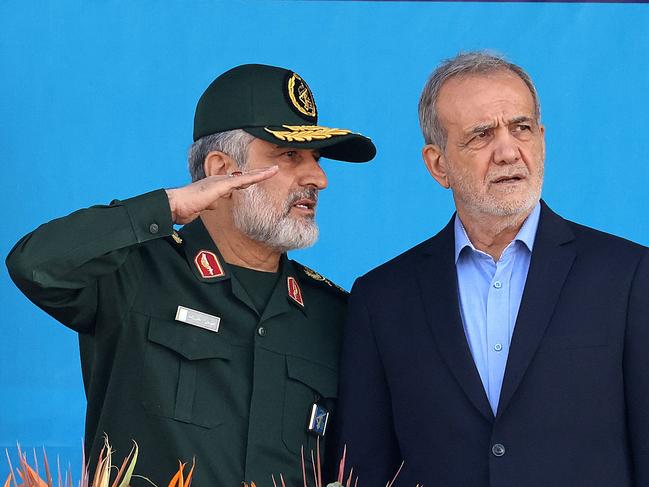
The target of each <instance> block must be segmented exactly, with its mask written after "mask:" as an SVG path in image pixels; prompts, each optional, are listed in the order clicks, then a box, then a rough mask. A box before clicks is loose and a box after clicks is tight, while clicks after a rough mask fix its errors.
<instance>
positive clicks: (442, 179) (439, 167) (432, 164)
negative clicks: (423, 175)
mask: <svg viewBox="0 0 649 487" xmlns="http://www.w3.org/2000/svg"><path fill="white" fill-rule="evenodd" d="M421 155H422V157H423V158H424V164H426V169H428V172H429V173H430V175H431V176H433V178H434V179H435V181H437V182H438V183H439V184H440V186H442V187H443V188H446V189H448V188H450V187H451V185H450V184H449V182H448V172H447V170H446V164H447V161H446V158H445V156H444V151H443V150H441V149H440V148H439V147H438V146H436V145H433V144H428V145H425V146H424V148H423V149H422V151H421Z"/></svg>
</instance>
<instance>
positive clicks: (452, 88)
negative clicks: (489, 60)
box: [436, 71, 535, 125]
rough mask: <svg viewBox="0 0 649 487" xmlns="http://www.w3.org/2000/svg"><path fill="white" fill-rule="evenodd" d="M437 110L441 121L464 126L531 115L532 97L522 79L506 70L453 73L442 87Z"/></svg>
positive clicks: (532, 110)
mask: <svg viewBox="0 0 649 487" xmlns="http://www.w3.org/2000/svg"><path fill="white" fill-rule="evenodd" d="M436 108H437V111H438V114H439V116H440V118H441V119H442V120H443V121H444V123H445V124H446V123H451V124H459V125H466V124H470V123H472V122H476V123H477V122H480V121H482V122H488V121H490V120H493V119H494V117H496V116H499V115H502V116H505V117H506V118H514V117H520V116H530V117H531V116H533V115H534V112H535V105H534V98H533V97H532V93H531V92H530V90H529V88H528V86H527V85H526V84H525V82H524V81H523V80H522V79H521V78H519V77H518V76H517V75H516V74H514V73H510V72H509V71H497V72H494V73H485V74H469V75H463V76H456V77H453V78H451V79H449V80H447V81H446V82H445V83H444V84H443V85H442V87H441V89H440V92H439V96H438V99H437V107H436Z"/></svg>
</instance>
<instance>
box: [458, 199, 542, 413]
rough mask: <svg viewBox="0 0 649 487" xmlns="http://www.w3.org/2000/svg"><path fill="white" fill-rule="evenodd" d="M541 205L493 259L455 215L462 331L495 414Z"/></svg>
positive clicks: (536, 207)
mask: <svg viewBox="0 0 649 487" xmlns="http://www.w3.org/2000/svg"><path fill="white" fill-rule="evenodd" d="M540 214H541V205H540V204H539V203H537V205H536V206H535V207H534V209H533V210H532V212H531V213H530V215H529V216H528V217H527V219H526V220H525V223H523V226H522V227H521V229H520V230H519V232H518V234H517V235H516V238H514V240H512V241H511V242H510V243H509V245H508V246H507V247H506V248H505V250H504V251H503V253H502V255H501V256H500V259H499V260H498V262H494V260H493V259H492V257H491V256H490V255H489V254H486V253H485V252H482V251H480V250H478V249H476V248H475V247H474V246H473V244H472V243H471V241H470V240H469V237H468V236H467V234H466V231H465V230H464V226H463V225H462V222H461V221H460V218H459V217H458V216H457V215H456V216H455V266H456V269H457V279H458V289H459V296H458V298H459V301H460V313H461V315H462V322H463V325H464V333H465V335H466V338H467V341H468V343H469V348H470V349H471V354H472V355H473V360H474V362H475V365H476V367H477V369H478V372H479V374H480V379H481V380H482V385H483V386H484V389H485V392H486V393H487V398H488V399H489V404H491V409H492V411H493V413H494V415H495V414H496V411H497V410H498V400H499V398H500V389H501V387H502V383H503V376H504V374H505V366H506V365H507V356H508V355H509V345H510V342H511V338H512V334H513V333H514V325H515V324H516V316H517V315H518V308H519V307H520V304H521V297H522V296H523V289H524V287H525V280H526V279H527V271H528V270H529V268H530V258H531V257H532V247H533V246H534V237H535V236H536V229H537V227H538V225H539V216H540Z"/></svg>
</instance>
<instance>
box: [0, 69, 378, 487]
mask: <svg viewBox="0 0 649 487" xmlns="http://www.w3.org/2000/svg"><path fill="white" fill-rule="evenodd" d="M317 123H318V115H317V109H316V105H315V100H314V99H313V94H312V93H311V90H310V89H309V87H308V86H307V84H306V82H305V81H304V80H303V79H302V78H301V77H300V76H298V75H297V74H296V73H294V72H292V71H289V70H286V69H283V68H278V67H274V66H264V65H258V64H249V65H243V66H238V67H235V68H233V69H231V70H229V71H227V72H225V73H223V74H222V75H221V76H219V77H218V78H216V79H215V80H214V81H213V82H212V83H211V84H210V86H209V87H208V88H207V89H206V90H205V92H204V93H203V95H202V96H201V98H200V99H199V101H198V104H197V107H196V113H195V117H194V141H198V140H199V139H200V140H201V141H203V142H204V141H206V140H209V139H207V137H209V136H210V135H213V134H217V133H223V132H226V131H230V130H235V129H240V130H243V131H245V132H248V133H249V134H250V135H252V136H253V137H256V138H258V139H262V140H265V141H266V142H271V143H273V144H274V145H277V146H281V147H292V148H301V149H309V150H313V151H318V152H319V153H320V154H321V155H322V156H323V157H328V158H330V159H337V160H343V161H350V162H365V161H369V160H370V159H372V158H373V157H374V155H375V153H376V148H375V147H374V144H373V143H372V142H371V140H370V139H368V138H367V137H364V136H363V135H361V134H357V133H354V132H351V131H350V130H347V129H338V128H329V127H323V126H320V125H318V124H317ZM210 143H211V142H205V144H207V145H209V144H210ZM200 144H202V142H200V143H199V144H198V146H199V147H202V146H201V145H200ZM197 150H199V151H200V150H202V149H200V148H199V149H197ZM200 157H204V156H202V155H201V156H200ZM308 185H310V186H314V185H313V184H311V183H309V184H305V185H304V186H308ZM292 189H296V188H292ZM299 189H304V188H299ZM311 189H312V190H313V189H314V188H313V187H311ZM262 243H263V242H262ZM7 265H8V267H9V271H10V274H11V276H12V278H13V279H14V281H15V282H16V284H17V285H18V286H19V287H20V289H21V290H22V291H23V292H24V293H25V294H26V295H27V296H28V297H29V298H30V299H31V300H32V301H34V302H35V303H36V304H37V305H38V306H40V307H41V308H42V309H44V310H45V311H46V312H47V313H49V314H50V315H52V316H53V317H54V318H56V319H57V320H59V321H60V322H62V323H63V324H65V325H67V326H69V327H70V328H72V329H74V330H76V331H78V332H79V343H80V348H81V362H82V368H83V379H84V384H85V388H86V397H87V399H88V410H87V414H86V450H87V454H88V458H89V459H90V461H91V467H93V466H94V462H96V461H97V457H98V454H99V451H100V449H101V447H102V445H103V435H104V433H106V434H107V435H108V436H109V439H110V442H111V444H112V445H113V447H114V449H115V450H116V451H117V454H118V456H119V457H123V456H126V454H127V453H128V451H129V450H130V447H131V443H130V441H131V439H133V440H136V441H137V442H138V444H139V447H140V454H139V457H138V460H137V469H136V472H139V473H140V474H142V475H145V476H147V477H148V478H150V479H151V480H153V481H154V482H155V483H156V484H158V485H159V486H160V487H163V486H164V485H166V484H167V482H169V480H170V479H171V477H172V474H173V472H174V471H175V470H176V469H177V462H178V460H182V461H191V458H192V457H193V456H195V457H196V461H197V467H196V472H195V477H194V485H195V486H196V487H227V486H238V485H239V484H240V482H241V481H248V482H250V481H255V482H256V483H257V484H258V485H261V486H264V485H269V484H270V480H271V478H270V475H271V474H275V475H276V476H278V475H279V474H282V475H283V476H284V477H285V479H286V481H287V483H288V484H289V485H298V484H301V483H302V480H301V479H302V474H301V463H300V456H299V453H300V448H301V447H302V446H304V447H305V448H306V450H307V458H308V457H309V456H310V455H309V453H310V450H311V449H312V448H314V446H315V439H316V436H315V434H313V433H312V432H307V420H309V427H310V428H311V429H312V430H314V431H315V432H316V433H322V429H323V428H324V426H325V418H326V413H327V411H331V410H332V409H333V406H334V402H335V397H336V387H337V382H336V381H337V377H336V370H337V363H338V351H339V342H340V332H341V326H342V322H343V314H344V308H345V302H346V293H345V292H343V291H341V290H339V289H337V288H336V287H335V286H334V285H332V284H331V283H329V282H328V281H326V280H324V279H323V278H322V277H321V276H319V275H318V274H315V273H313V272H312V271H310V270H308V269H306V268H304V267H302V266H300V265H299V264H297V263H295V262H293V261H291V260H289V259H288V258H287V257H286V255H283V256H282V257H281V261H280V266H279V276H278V277H277V282H276V284H275V286H274V289H272V292H270V293H269V296H268V295H266V296H264V292H257V291H259V290H258V289H251V288H250V282H253V283H254V279H255V278H254V274H253V277H252V281H250V276H247V274H246V273H245V271H244V273H243V274H240V276H241V277H242V278H244V282H247V283H248V290H246V289H245V286H244V285H242V282H241V281H240V280H239V279H237V276H236V273H234V274H233V273H232V272H231V269H230V268H229V267H228V265H227V264H226V263H225V262H224V260H223V258H222V257H221V255H220V253H219V251H218V249H217V248H216V247H215V244H214V241H213V240H212V238H211V237H210V235H209V233H208V232H207V230H206V229H205V227H204V226H203V223H202V221H201V220H200V219H197V220H195V221H193V222H192V223H190V224H188V225H186V226H185V227H184V228H183V229H182V230H181V231H180V236H178V235H176V234H175V232H174V230H173V224H172V216H171V211H170V207H169V200H168V197H167V194H166V192H165V191H162V190H160V191H155V192H152V193H148V194H145V195H142V196H138V197H135V198H131V199H128V200H125V201H123V202H115V203H113V204H111V205H110V206H102V207H100V206H98V207H93V208H89V209H86V210H81V211H78V212H76V213H73V214H71V215H69V216H67V217H65V218H62V219H59V220H55V221H52V222H50V223H48V224H46V225H43V226H42V227H40V228H38V229H37V230H36V231H34V232H33V233H31V234H29V235H27V236H26V237H24V238H23V239H22V240H21V241H20V242H19V243H18V244H17V245H16V246H15V247H14V249H13V250H12V252H11V254H10V255H9V257H8V259H7ZM246 276H247V277H246ZM261 280H262V279H260V281H261ZM253 287H254V285H253ZM268 290H269V291H270V289H268ZM248 291H252V292H250V293H249V292H248ZM267 298H268V299H267ZM261 301H263V302H264V303H267V304H265V306H264V305H263V304H260V303H261ZM260 310H261V311H260ZM314 405H315V409H314ZM325 438H326V436H325ZM321 447H322V449H324V441H323V442H322V445H321ZM137 482H138V480H137V479H136V480H134V481H133V485H135V484H136V483H137ZM140 483H142V484H143V485H149V484H146V483H144V482H142V481H140Z"/></svg>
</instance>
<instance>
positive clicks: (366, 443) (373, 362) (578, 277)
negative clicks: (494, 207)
mask: <svg viewBox="0 0 649 487" xmlns="http://www.w3.org/2000/svg"><path fill="white" fill-rule="evenodd" d="M341 360H342V363H341V367H342V369H341V379H340V386H339V405H338V410H337V412H336V418H337V419H336V428H335V432H334V434H335V435H336V436H337V437H338V455H339V454H340V452H341V450H342V445H343V444H345V443H346V444H347V465H348V466H353V467H354V472H355V473H356V474H358V475H359V485H360V486H362V487H380V486H384V485H385V484H386V482H387V481H388V480H390V478H392V476H393V475H394V473H395V472H396V470H397V468H398V467H399V464H400V463H401V461H402V460H403V461H404V462H405V464H404V467H403V470H402V471H401V473H400V475H399V477H398V481H397V485H399V486H408V487H415V485H416V484H417V483H419V484H424V485H425V486H426V487H468V486H471V487H487V486H490V487H562V486H566V487H568V486H569V487H576V486H584V487H586V486H587V487H625V486H635V487H640V486H642V487H645V486H646V487H649V249H647V248H646V247H643V246H640V245H637V244H634V243H631V242H629V241H626V240H623V239H620V238H618V237H614V236H612V235H608V234H605V233H602V232H599V231H596V230H593V229H590V228H587V227H584V226H581V225H577V224H575V223H572V222H569V221H566V220H564V219H563V218H561V217H560V216H558V215H556V214H555V213H553V212H552V211H551V210H550V209H549V208H548V207H547V206H546V205H545V203H542V210H541V219H540V223H539V228H538V231H537V235H536V240H535V244H534V250H533V253H532V260H531V264H530V269H529V273H528V277H527V281H526V284H525V290H524V293H523V298H522V302H521V306H520V310H519V313H518V318H517V320H516V326H515V329H514V334H513V337H512V343H511V347H510V351H509V357H508V361H507V367H506V371H505V376H504V382H503V387H502V391H501V395H500V402H499V406H498V412H497V414H496V416H495V417H494V415H493V413H492V411H491V409H490V407H489V402H488V400H487V397H486V395H485V392H484V389H483V386H482V383H481V381H480V377H479V375H478V372H477V369H476V367H475V365H474V362H473V358H472V356H471V352H470V351H469V347H468V344H467V340H466V338H465V335H464V331H463V327H462V322H461V317H460V310H459V304H458V290H457V276H456V271H455V263H454V236H453V221H452V220H451V222H450V223H449V224H448V225H447V226H446V228H444V229H443V230H442V231H441V232H440V233H439V234H438V235H436V236H435V237H433V238H431V239H429V240H427V241H425V242H423V243H421V244H420V245H418V246H416V247H414V248H413V249H411V250H409V251H407V252H406V253H404V254H402V255H400V256H398V257H396V258H395V259H393V260H391V261H390V262H388V263H386V264H384V265H382V266H380V267H378V268H377V269H375V270H373V271H371V272H369V273H368V274H366V275H365V276H363V277H361V278H359V279H358V280H357V281H356V283H355V284H354V288H353V290H352V296H351V301H350V308H349V314H348V322H347V326H346V330H345V337H344V343H343V355H342V359H341ZM496 444H498V445H502V448H498V447H496V449H494V445H496ZM494 452H496V453H498V454H500V455H499V456H497V455H496V454H494Z"/></svg>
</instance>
